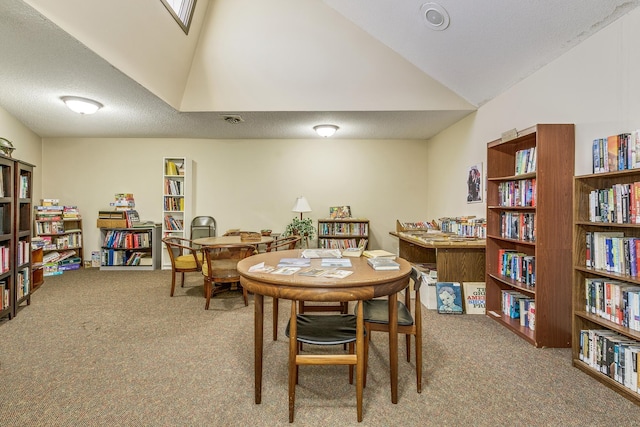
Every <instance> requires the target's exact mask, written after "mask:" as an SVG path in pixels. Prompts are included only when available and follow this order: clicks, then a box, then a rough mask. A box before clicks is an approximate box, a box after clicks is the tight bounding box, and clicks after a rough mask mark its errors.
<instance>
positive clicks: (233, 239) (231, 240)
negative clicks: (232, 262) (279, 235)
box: [193, 236, 273, 246]
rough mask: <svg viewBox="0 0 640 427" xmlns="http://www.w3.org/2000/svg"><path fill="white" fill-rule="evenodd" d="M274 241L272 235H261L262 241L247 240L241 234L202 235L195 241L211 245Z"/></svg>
mask: <svg viewBox="0 0 640 427" xmlns="http://www.w3.org/2000/svg"><path fill="white" fill-rule="evenodd" d="M271 242H273V237H272V236H260V241H254V242H246V241H242V240H241V239H240V236H216V237H201V238H199V239H195V240H194V241H193V243H194V244H196V245H201V246H211V245H255V246H258V245H264V244H267V243H271Z"/></svg>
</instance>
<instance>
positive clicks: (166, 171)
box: [161, 157, 193, 270]
mask: <svg viewBox="0 0 640 427" xmlns="http://www.w3.org/2000/svg"><path fill="white" fill-rule="evenodd" d="M192 174H193V171H192V161H191V160H189V159H188V158H186V157H164V158H163V159H162V184H163V185H162V199H163V200H162V237H163V238H164V237H169V236H173V237H182V238H189V234H188V230H189V225H190V221H191V215H192V213H191V212H192V205H193V198H192ZM163 246H164V245H163ZM161 259H162V261H161V265H162V269H163V270H170V269H171V258H169V253H168V252H167V248H165V247H163V248H162V257H161Z"/></svg>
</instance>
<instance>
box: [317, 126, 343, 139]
mask: <svg viewBox="0 0 640 427" xmlns="http://www.w3.org/2000/svg"><path fill="white" fill-rule="evenodd" d="M338 129H340V128H339V127H338V126H336V125H317V126H314V127H313V130H315V131H316V133H317V134H318V135H320V136H322V137H325V138H328V137H330V136H333V134H334V133H336V131H337V130H338Z"/></svg>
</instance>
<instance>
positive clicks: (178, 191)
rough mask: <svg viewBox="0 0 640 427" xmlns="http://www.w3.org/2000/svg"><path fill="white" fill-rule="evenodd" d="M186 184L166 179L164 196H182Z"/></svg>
mask: <svg viewBox="0 0 640 427" xmlns="http://www.w3.org/2000/svg"><path fill="white" fill-rule="evenodd" d="M183 185H184V182H183V181H182V180H178V179H165V180H164V194H165V195H170V196H182V195H184V192H183Z"/></svg>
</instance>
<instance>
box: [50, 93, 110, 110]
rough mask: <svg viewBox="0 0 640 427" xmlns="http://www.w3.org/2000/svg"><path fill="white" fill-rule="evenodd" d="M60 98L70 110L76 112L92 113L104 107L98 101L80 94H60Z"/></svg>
mask: <svg viewBox="0 0 640 427" xmlns="http://www.w3.org/2000/svg"><path fill="white" fill-rule="evenodd" d="M60 99H61V100H62V101H63V102H64V103H65V104H66V105H67V107H69V109H70V110H71V111H73V112H75V113H78V114H93V113H95V112H96V111H98V110H99V109H101V108H102V107H104V105H102V104H101V103H99V102H98V101H94V100H93V99H89V98H82V97H80V96H61V97H60Z"/></svg>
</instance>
